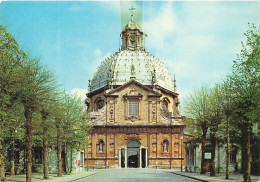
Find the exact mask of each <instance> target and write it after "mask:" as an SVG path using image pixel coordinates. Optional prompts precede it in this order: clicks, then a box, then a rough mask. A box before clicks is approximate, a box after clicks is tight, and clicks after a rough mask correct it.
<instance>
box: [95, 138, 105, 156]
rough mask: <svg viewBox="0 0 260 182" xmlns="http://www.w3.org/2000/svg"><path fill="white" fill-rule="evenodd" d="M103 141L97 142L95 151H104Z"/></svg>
mask: <svg viewBox="0 0 260 182" xmlns="http://www.w3.org/2000/svg"><path fill="white" fill-rule="evenodd" d="M104 145H105V143H104V141H103V140H99V142H98V144H97V152H101V153H102V152H104Z"/></svg>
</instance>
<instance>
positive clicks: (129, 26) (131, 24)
mask: <svg viewBox="0 0 260 182" xmlns="http://www.w3.org/2000/svg"><path fill="white" fill-rule="evenodd" d="M127 29H131V30H134V29H139V30H141V28H140V27H139V26H138V24H137V23H135V22H134V21H130V22H128V24H126V26H125V30H127Z"/></svg>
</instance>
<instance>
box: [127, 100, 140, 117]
mask: <svg viewBox="0 0 260 182" xmlns="http://www.w3.org/2000/svg"><path fill="white" fill-rule="evenodd" d="M129 116H138V101H137V100H129Z"/></svg>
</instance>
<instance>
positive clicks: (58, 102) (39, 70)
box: [0, 25, 90, 182]
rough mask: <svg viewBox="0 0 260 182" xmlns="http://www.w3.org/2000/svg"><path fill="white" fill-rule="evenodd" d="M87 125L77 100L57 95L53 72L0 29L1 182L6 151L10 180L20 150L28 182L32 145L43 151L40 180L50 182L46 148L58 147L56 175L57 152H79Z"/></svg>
mask: <svg viewBox="0 0 260 182" xmlns="http://www.w3.org/2000/svg"><path fill="white" fill-rule="evenodd" d="M88 121H89V120H88V116H87V115H86V112H85V111H84V103H83V102H82V101H81V100H80V99H79V98H78V97H77V96H75V95H71V94H69V93H66V92H64V91H60V86H58V84H57V81H56V78H55V76H54V74H53V72H52V71H50V69H48V68H47V67H46V66H44V65H42V64H41V63H40V61H39V59H36V58H32V57H31V56H30V55H29V54H26V53H25V52H24V51H23V50H22V49H21V48H20V47H19V45H18V43H17V42H16V40H15V39H14V37H13V36H11V35H10V34H9V33H8V32H7V31H6V29H5V28H4V27H3V26H1V25H0V180H2V181H4V180H5V170H6V169H5V161H6V159H5V157H6V156H5V154H6V153H7V151H8V153H9V155H10V170H8V169H7V170H8V171H10V173H11V175H14V171H15V169H14V167H15V165H14V153H15V151H16V150H21V149H24V150H25V151H26V157H25V158H26V159H25V163H26V181H28V182H30V181H31V170H32V147H33V146H40V147H42V148H43V153H44V160H43V161H44V162H43V165H44V178H49V172H48V148H49V145H50V144H52V145H53V144H55V145H57V150H58V152H57V155H58V156H57V158H58V161H57V162H58V176H61V151H62V147H63V149H64V151H65V153H66V152H67V151H68V150H72V149H83V148H84V143H85V137H86V133H87V130H88V129H89V127H90V125H89V122H88ZM65 160H66V157H65ZM65 163H66V161H65ZM66 166H67V165H66ZM66 171H68V169H67V167H66Z"/></svg>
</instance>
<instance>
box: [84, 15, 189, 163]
mask: <svg viewBox="0 0 260 182" xmlns="http://www.w3.org/2000/svg"><path fill="white" fill-rule="evenodd" d="M121 38H122V46H121V49H120V50H119V51H118V52H116V53H114V54H113V55H112V56H110V57H108V58H106V59H105V60H104V61H103V62H102V63H101V65H100V66H99V67H98V69H97V72H96V73H95V74H94V76H93V78H92V80H91V81H90V83H89V92H88V93H87V97H88V98H87V100H86V104H87V105H88V112H89V113H90V117H91V121H92V123H93V128H92V130H91V132H90V135H89V138H88V141H87V145H86V146H87V147H86V149H85V166H86V165H87V163H88V166H92V167H116V168H146V167H159V168H180V167H181V165H183V167H184V166H185V152H184V148H185V147H184V144H183V135H184V132H183V129H184V127H185V123H184V116H182V115H181V114H180V112H179V108H178V106H179V104H180V102H179V99H178V96H179V94H178V93H176V81H175V78H174V80H173V79H172V77H171V74H170V73H169V71H168V70H167V68H166V67H165V65H164V64H163V62H162V61H160V60H159V59H158V58H156V57H154V56H153V55H151V54H150V53H149V52H147V51H146V50H145V47H144V46H143V31H142V30H141V28H140V27H139V26H138V25H137V23H135V22H134V20H133V15H132V17H131V21H130V22H129V23H128V24H127V25H126V26H125V28H124V29H123V31H122V33H121Z"/></svg>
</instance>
